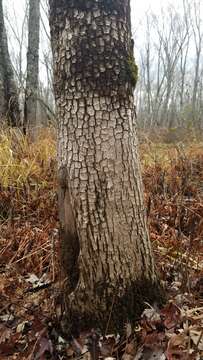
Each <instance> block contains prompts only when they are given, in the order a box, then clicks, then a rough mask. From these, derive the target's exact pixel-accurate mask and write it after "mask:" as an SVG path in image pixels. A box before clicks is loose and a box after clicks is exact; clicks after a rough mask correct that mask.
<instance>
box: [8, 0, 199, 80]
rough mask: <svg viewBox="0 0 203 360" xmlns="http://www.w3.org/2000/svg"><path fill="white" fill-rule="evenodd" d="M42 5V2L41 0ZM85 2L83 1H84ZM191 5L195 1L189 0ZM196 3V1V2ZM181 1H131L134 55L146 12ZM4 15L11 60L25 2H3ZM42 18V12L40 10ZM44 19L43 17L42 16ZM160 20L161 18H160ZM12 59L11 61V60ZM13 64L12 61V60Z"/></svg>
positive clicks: (178, 5) (43, 42)
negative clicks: (6, 19)
mask: <svg viewBox="0 0 203 360" xmlns="http://www.w3.org/2000/svg"><path fill="white" fill-rule="evenodd" d="M41 1H42V3H43V0H41ZM84 1H85V0H84ZM190 1H191V3H192V2H194V1H195V0H190ZM197 1H198V0H197ZM199 1H200V3H201V12H202V15H203V0H199ZM182 3H183V0H131V10H132V11H131V15H132V28H133V36H134V38H135V51H136V52H135V54H136V56H137V54H138V52H137V51H138V50H139V49H140V48H141V47H142V46H143V42H144V36H145V33H146V32H145V26H146V25H145V24H146V16H145V14H146V12H148V11H149V12H153V13H154V14H156V15H159V14H160V12H161V9H165V10H167V8H168V6H169V4H170V5H171V6H174V7H175V9H177V10H178V8H182V6H181V5H182ZM3 4H4V9H5V15H7V18H8V19H9V23H10V24H9V23H8V21H7V23H6V25H7V29H8V37H9V49H10V53H11V58H13V59H14V58H15V54H17V52H18V45H17V43H16V41H15V40H14V36H13V34H12V30H11V29H12V28H13V29H14V30H15V32H17V33H18V36H19V37H21V28H22V21H23V17H24V14H25V7H26V5H25V4H26V0H3ZM42 16H43V10H42ZM43 18H44V19H45V17H44V16H43ZM160 19H161V18H160ZM44 23H45V24H47V25H46V26H47V28H48V20H46V19H45V21H44ZM41 29H42V32H41V51H40V54H41V56H42V48H43V49H45V51H46V44H47V43H48V42H47V37H46V35H45V32H44V31H43V26H42V27H41ZM24 42H25V49H26V36H25V37H24ZM23 58H24V64H26V50H24V56H23ZM13 59H12V60H13ZM13 62H14V60H13ZM40 63H41V65H40V68H43V60H42V58H41V61H40ZM41 73H44V71H43V69H41Z"/></svg>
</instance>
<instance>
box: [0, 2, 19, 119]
mask: <svg viewBox="0 0 203 360" xmlns="http://www.w3.org/2000/svg"><path fill="white" fill-rule="evenodd" d="M0 118H1V119H2V118H5V119H6V120H7V121H8V123H9V125H12V126H17V125H19V121H20V111H19V104H18V93H17V88H16V84H15V80H14V73H13V68H12V65H11V60H10V56H9V52H8V42H7V35H6V30H5V25H4V15H3V4H2V0H0Z"/></svg>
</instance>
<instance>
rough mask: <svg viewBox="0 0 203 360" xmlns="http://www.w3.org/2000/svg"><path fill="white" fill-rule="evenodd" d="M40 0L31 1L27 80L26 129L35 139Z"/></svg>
mask: <svg viewBox="0 0 203 360" xmlns="http://www.w3.org/2000/svg"><path fill="white" fill-rule="evenodd" d="M39 34H40V0H29V25H28V51H27V78H26V90H25V111H24V112H25V114H24V121H25V129H26V130H27V132H28V133H29V134H30V136H31V138H33V137H34V136H35V134H36V126H37V98H38V85H39Z"/></svg>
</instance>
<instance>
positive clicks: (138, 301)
mask: <svg viewBox="0 0 203 360" xmlns="http://www.w3.org/2000/svg"><path fill="white" fill-rule="evenodd" d="M65 302H66V316H65V322H64V326H63V331H64V332H65V333H66V334H67V335H71V336H74V337H78V336H79V334H80V333H81V332H83V331H89V330H91V329H92V328H94V329H99V330H100V331H101V333H102V334H103V335H104V334H108V333H114V334H115V333H119V334H122V333H123V332H124V329H125V324H126V323H127V322H130V323H131V324H132V326H134V325H135V323H136V322H137V321H138V320H139V318H140V315H141V314H142V312H143V310H144V309H145V308H146V302H147V303H149V304H151V305H156V306H157V307H161V306H162V305H163V304H164V302H165V294H164V291H163V289H162V288H161V286H160V285H159V284H158V283H152V282H151V281H149V280H146V279H143V280H140V281H136V282H134V283H133V284H132V285H131V286H130V287H128V289H126V291H125V293H124V294H123V295H122V296H121V297H119V296H117V295H116V292H115V295H113V296H112V297H111V298H108V299H107V298H106V299H105V300H104V297H101V307H100V309H99V308H98V310H97V313H92V312H87V311H85V312H83V311H80V309H79V308H78V311H77V310H75V307H74V309H71V308H70V307H69V305H68V304H69V300H68V297H67V301H65ZM92 302H94V299H92ZM104 302H105V303H104ZM104 308H105V310H104Z"/></svg>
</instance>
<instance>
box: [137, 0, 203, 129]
mask: <svg viewBox="0 0 203 360" xmlns="http://www.w3.org/2000/svg"><path fill="white" fill-rule="evenodd" d="M152 3H153V2H152ZM201 3H202V1H201V0H193V1H189V0H181V1H177V2H176V3H175V2H174V5H173V6H172V5H168V6H167V7H165V8H164V9H162V10H160V14H154V13H153V12H152V11H151V12H148V13H147V14H146V16H145V18H144V19H143V21H142V24H140V25H139V24H137V25H136V26H137V29H138V27H139V26H140V27H139V29H138V30H137V33H138V34H142V37H141V39H139V38H138V36H137V37H136V31H135V37H136V39H135V46H136V49H137V54H138V56H137V61H138V62H139V82H138V86H137V90H136V105H137V111H138V118H139V123H140V125H142V126H144V127H147V128H148V127H154V126H161V127H169V128H173V127H177V126H184V127H192V126H195V127H198V128H199V127H202V126H203V51H202V50H203V22H202V17H203V4H201ZM178 5H180V6H178ZM152 6H153V5H152ZM139 44H141V46H139Z"/></svg>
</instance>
